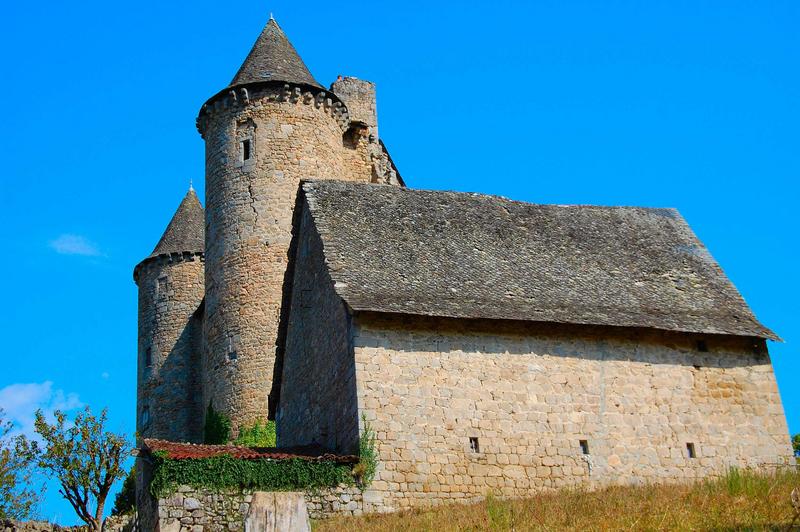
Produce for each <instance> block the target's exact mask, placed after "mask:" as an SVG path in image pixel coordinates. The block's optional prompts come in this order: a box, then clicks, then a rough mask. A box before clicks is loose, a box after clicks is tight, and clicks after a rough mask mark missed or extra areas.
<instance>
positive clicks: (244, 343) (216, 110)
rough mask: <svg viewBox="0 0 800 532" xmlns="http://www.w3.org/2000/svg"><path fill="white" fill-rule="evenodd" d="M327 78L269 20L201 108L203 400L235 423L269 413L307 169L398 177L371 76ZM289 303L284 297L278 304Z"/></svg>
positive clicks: (341, 175) (337, 175)
mask: <svg viewBox="0 0 800 532" xmlns="http://www.w3.org/2000/svg"><path fill="white" fill-rule="evenodd" d="M345 80H347V84H346V86H345V85H342V88H343V92H345V93H346V94H347V95H348V96H347V97H349V99H350V102H351V104H352V105H353V106H354V108H358V109H359V113H358V114H359V116H358V117H351V115H350V113H349V112H348V107H347V105H348V104H346V97H345V96H343V97H342V98H340V97H339V96H337V94H335V93H334V92H333V91H335V90H336V86H337V85H336V84H334V87H333V90H332V91H329V90H326V89H325V88H323V86H322V85H320V83H318V82H317V81H316V80H315V79H314V77H313V76H312V75H311V73H310V72H309V70H308V68H307V67H306V65H305V64H304V63H303V60H302V59H301V58H300V56H299V55H298V54H297V51H296V50H295V49H294V47H293V46H292V44H291V43H290V42H289V40H288V39H287V38H286V35H285V34H284V33H283V31H282V30H281V28H280V27H279V26H278V24H277V22H275V20H273V19H270V20H269V22H268V23H267V25H266V27H265V28H264V30H263V32H262V33H261V35H260V36H259V37H258V40H257V41H256V43H255V45H254V46H253V48H252V50H251V51H250V54H249V55H248V56H247V58H246V59H245V61H244V64H243V65H242V66H241V68H240V69H239V71H238V72H237V74H236V76H234V78H233V81H231V83H230V85H229V86H228V87H227V88H225V89H223V90H222V91H220V92H219V93H217V94H216V95H215V96H213V97H211V98H210V99H209V100H208V101H207V102H206V103H205V104H204V105H203V107H202V109H201V110H200V113H199V116H198V118H197V127H198V130H199V132H200V134H201V135H202V137H203V139H205V145H206V229H207V234H206V246H205V251H206V255H205V260H206V283H205V284H206V299H205V311H204V312H205V318H204V336H205V341H206V351H205V355H204V356H205V360H204V362H205V363H204V376H203V402H204V404H205V405H208V404H209V403H212V404H213V406H214V408H215V409H216V410H218V411H221V412H223V413H225V414H226V415H228V416H229V417H230V418H231V421H232V422H233V428H234V432H236V431H237V430H238V427H240V426H242V425H248V424H252V423H254V422H255V421H257V420H263V419H265V418H266V417H267V414H269V417H270V418H273V417H274V413H275V408H276V405H277V400H278V396H279V392H280V382H279V379H280V374H281V354H280V353H279V352H278V350H277V345H279V344H280V342H279V338H280V336H281V335H282V334H284V332H285V330H284V326H283V325H282V324H283V321H282V318H283V317H285V315H286V313H287V311H288V308H287V305H288V301H289V298H288V290H289V289H290V280H291V273H292V272H291V271H289V270H290V268H291V266H290V263H289V257H290V256H292V255H291V254H290V248H291V246H292V245H293V234H294V231H293V227H294V222H293V213H294V208H295V202H296V199H297V192H298V187H299V185H300V181H301V180H302V179H320V178H322V179H343V180H355V181H362V182H370V181H372V182H386V183H399V182H400V181H399V176H397V174H396V171H395V170H394V168H393V166H392V165H391V161H390V159H388V155H386V154H385V151H384V150H383V146H382V144H380V142H379V140H378V138H377V117H376V115H375V92H374V87H373V85H372V84H371V83H368V82H363V81H359V80H354V79H353V78H345V79H342V80H340V81H338V82H337V83H343V82H345ZM284 303H285V304H284Z"/></svg>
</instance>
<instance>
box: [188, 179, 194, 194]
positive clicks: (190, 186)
mask: <svg viewBox="0 0 800 532" xmlns="http://www.w3.org/2000/svg"><path fill="white" fill-rule="evenodd" d="M189 192H194V187H193V186H192V178H191V177H190V178H189Z"/></svg>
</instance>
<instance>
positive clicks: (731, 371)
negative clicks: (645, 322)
mask: <svg viewBox="0 0 800 532" xmlns="http://www.w3.org/2000/svg"><path fill="white" fill-rule="evenodd" d="M353 341H354V344H355V362H356V374H357V387H358V403H359V407H360V411H361V412H362V413H363V414H364V415H366V418H367V420H368V422H369V423H370V424H371V425H372V427H373V429H374V430H375V431H376V432H377V440H378V449H379V456H380V464H379V467H378V472H377V475H376V478H375V481H374V482H373V484H372V486H371V490H370V492H371V493H370V501H371V502H372V503H373V504H375V506H376V507H380V506H381V505H383V507H385V508H386V509H399V508H404V507H409V506H418V505H423V504H429V503H440V502H447V501H452V500H460V501H464V500H470V499H477V498H480V497H481V496H482V495H484V494H486V493H488V492H493V493H496V494H499V495H503V496H524V495H527V494H530V493H532V492H535V491H538V490H542V489H549V488H558V487H562V486H569V485H576V484H584V485H589V486H593V485H603V484H608V483H626V484H631V483H640V482H651V481H653V482H662V481H684V480H688V479H694V478H699V477H703V476H706V475H711V474H715V473H717V472H722V471H724V470H726V469H727V468H728V467H730V466H741V467H758V466H765V467H773V466H774V465H776V464H778V465H779V464H788V463H791V461H792V460H793V459H792V451H791V446H790V444H789V437H788V430H787V426H786V422H785V419H784V414H783V408H782V405H781V401H780V397H779V395H778V389H777V386H776V383H775V378H774V375H773V371H772V366H771V364H770V360H769V355H768V354H767V351H766V346H765V343H764V342H763V341H761V340H753V339H746V338H736V337H721V336H707V337H702V336H697V335H689V334H678V333H667V332H655V331H649V332H648V331H642V330H628V329H613V328H606V329H602V328H591V327H578V326H574V327H569V326H555V325H549V326H548V325H537V326H534V325H531V324H528V325H526V324H507V323H502V322H488V321H486V322H481V321H465V320H433V319H427V320H426V319H415V318H405V319H402V318H395V319H390V318H385V317H379V316H377V315H372V316H369V315H361V316H359V317H358V318H357V325H356V327H355V332H354V340H353ZM690 445H691V451H690V448H689V446H690ZM690 452H691V454H693V457H692V456H690Z"/></svg>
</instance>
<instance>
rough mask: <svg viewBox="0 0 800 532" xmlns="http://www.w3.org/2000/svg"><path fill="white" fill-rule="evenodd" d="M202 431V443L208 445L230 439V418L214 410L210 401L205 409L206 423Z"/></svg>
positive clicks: (226, 441) (220, 443)
mask: <svg viewBox="0 0 800 532" xmlns="http://www.w3.org/2000/svg"><path fill="white" fill-rule="evenodd" d="M203 432H204V434H203V443H207V444H209V445H222V444H225V443H228V441H229V440H230V439H231V420H230V418H229V417H228V416H226V415H225V414H223V413H222V412H217V411H216V410H214V406H213V405H212V404H211V402H210V401H209V403H208V408H207V409H206V425H205V427H204V430H203Z"/></svg>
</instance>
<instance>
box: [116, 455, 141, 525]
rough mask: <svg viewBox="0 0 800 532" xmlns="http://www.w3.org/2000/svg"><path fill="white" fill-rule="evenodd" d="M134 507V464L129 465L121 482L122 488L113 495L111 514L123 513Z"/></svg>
mask: <svg viewBox="0 0 800 532" xmlns="http://www.w3.org/2000/svg"><path fill="white" fill-rule="evenodd" d="M135 509H136V466H135V465H134V466H133V467H131V470H130V471H129V472H128V476H127V477H125V481H124V482H123V483H122V489H121V490H119V493H117V495H116V496H115V497H114V508H113V509H112V510H111V515H125V514H130V513H133V511H134V510H135Z"/></svg>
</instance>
